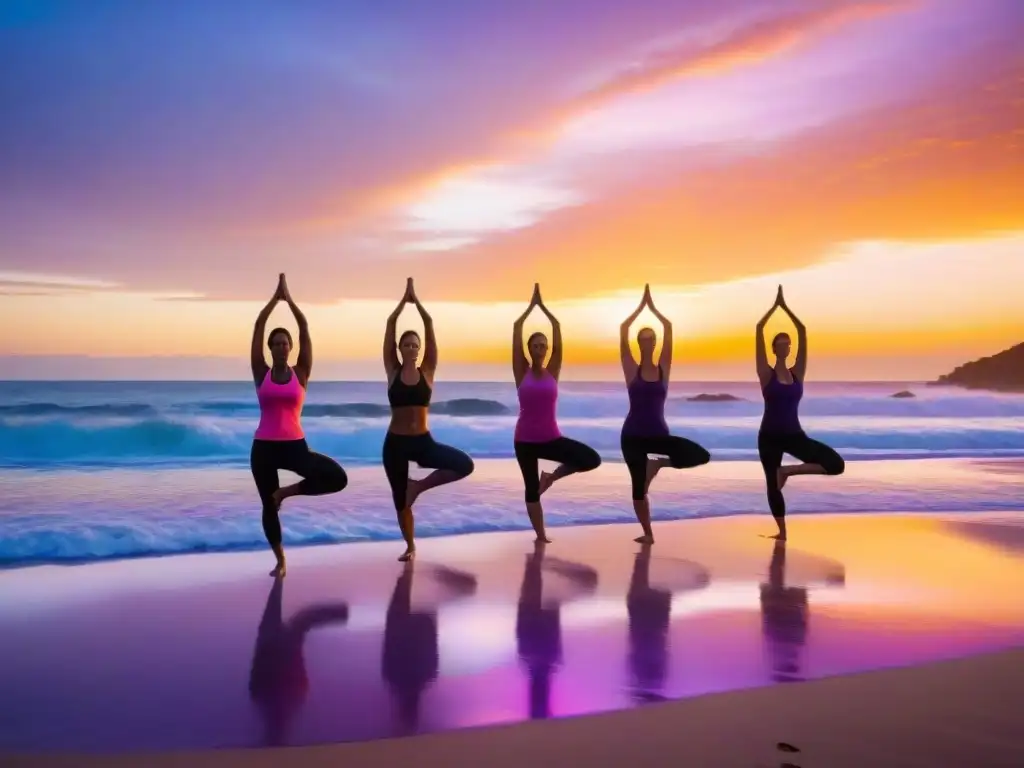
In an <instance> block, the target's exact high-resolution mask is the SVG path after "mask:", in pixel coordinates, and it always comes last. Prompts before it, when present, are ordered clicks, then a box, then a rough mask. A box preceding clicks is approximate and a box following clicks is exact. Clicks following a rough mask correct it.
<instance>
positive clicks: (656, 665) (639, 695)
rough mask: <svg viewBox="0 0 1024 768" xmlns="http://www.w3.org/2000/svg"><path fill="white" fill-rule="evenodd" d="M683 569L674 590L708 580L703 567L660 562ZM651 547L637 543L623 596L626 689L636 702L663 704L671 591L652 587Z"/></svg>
mask: <svg viewBox="0 0 1024 768" xmlns="http://www.w3.org/2000/svg"><path fill="white" fill-rule="evenodd" d="M662 562H667V563H670V564H671V565H673V566H682V567H683V568H685V571H684V572H683V573H679V572H676V573H675V574H673V578H672V580H673V581H675V582H678V583H677V584H676V585H675V589H676V590H677V591H688V590H696V589H704V588H705V587H706V586H707V585H708V584H710V583H711V577H710V575H709V574H708V572H707V570H706V569H705V568H704V566H702V565H699V564H697V563H693V562H690V561H688V560H663V561H662ZM650 573H651V544H649V543H641V545H640V551H639V552H637V554H636V558H635V559H634V561H633V575H632V578H630V581H629V591H628V592H627V593H626V609H627V610H628V612H629V672H630V678H631V680H630V688H631V691H632V695H633V698H634V700H636V701H637V702H638V703H648V702H653V701H664V700H665V696H664V695H663V694H662V693H661V690H662V689H663V688H664V685H665V679H666V677H667V676H668V656H669V655H668V638H669V627H670V626H671V616H672V595H673V590H671V589H667V588H665V587H652V586H651V583H650Z"/></svg>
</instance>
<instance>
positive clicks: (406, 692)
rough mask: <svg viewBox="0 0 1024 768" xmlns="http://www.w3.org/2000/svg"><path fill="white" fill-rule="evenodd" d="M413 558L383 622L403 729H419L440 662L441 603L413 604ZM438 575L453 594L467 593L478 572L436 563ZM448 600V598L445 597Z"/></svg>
mask: <svg viewBox="0 0 1024 768" xmlns="http://www.w3.org/2000/svg"><path fill="white" fill-rule="evenodd" d="M417 567H420V568H422V566H417V565H416V564H415V560H414V559H412V560H407V561H405V562H404V563H403V566H402V572H401V574H400V575H399V577H398V579H397V580H396V581H395V589H394V591H393V592H392V593H391V602H390V603H388V611H387V619H386V621H385V624H384V648H383V652H382V656H381V676H382V677H383V678H384V681H385V682H386V683H387V684H388V687H389V688H390V689H391V692H392V694H393V696H394V699H395V702H396V704H397V708H398V720H399V723H400V725H401V728H402V730H403V732H404V733H407V734H408V733H415V732H416V730H417V728H418V726H419V715H420V700H421V699H422V697H423V692H424V691H425V690H426V689H427V687H429V686H430V684H431V683H432V682H434V680H436V679H437V674H438V669H439V665H440V656H439V653H438V638H437V609H436V608H431V609H429V610H416V611H414V610H413V608H412V586H413V574H414V572H415V570H416V568H417ZM433 570H434V577H435V579H436V580H437V581H438V582H439V583H440V584H442V585H443V586H445V587H447V588H448V590H449V591H450V594H449V595H448V596H447V597H448V599H451V597H455V598H458V597H464V596H468V595H471V594H472V593H473V592H475V591H476V578H475V577H474V576H472V575H471V574H468V573H462V572H461V571H455V570H452V569H448V568H434V569H433ZM445 602H447V600H445Z"/></svg>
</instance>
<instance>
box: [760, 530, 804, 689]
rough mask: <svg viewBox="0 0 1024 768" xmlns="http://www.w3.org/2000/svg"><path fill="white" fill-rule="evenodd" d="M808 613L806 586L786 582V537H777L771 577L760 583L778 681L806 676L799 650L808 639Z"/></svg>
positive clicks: (765, 628)
mask: <svg viewBox="0 0 1024 768" xmlns="http://www.w3.org/2000/svg"><path fill="white" fill-rule="evenodd" d="M807 613H808V606H807V589H806V588H805V587H789V586H786V541H785V539H776V540H775V543H774V545H773V546H772V559H771V562H770V563H769V565H768V581H767V583H764V584H762V585H761V629H762V632H763V634H764V639H765V642H766V643H767V645H768V653H769V655H770V657H771V665H772V680H774V681H775V682H777V683H792V682H799V681H800V680H803V677H802V676H801V674H800V651H801V650H802V649H803V647H804V645H805V644H806V643H807Z"/></svg>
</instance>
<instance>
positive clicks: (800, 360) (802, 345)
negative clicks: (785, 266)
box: [779, 285, 807, 381]
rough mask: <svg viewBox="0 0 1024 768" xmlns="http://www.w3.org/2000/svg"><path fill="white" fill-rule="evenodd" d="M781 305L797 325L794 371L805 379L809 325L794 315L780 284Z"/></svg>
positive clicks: (801, 378)
mask: <svg viewBox="0 0 1024 768" xmlns="http://www.w3.org/2000/svg"><path fill="white" fill-rule="evenodd" d="M779 306H780V307H782V311H783V312H785V313H786V314H787V315H789V319H790V320H792V321H793V325H795V326H796V343H797V352H796V360H795V361H794V363H793V373H794V374H795V375H796V377H797V378H798V379H800V381H803V380H804V375H805V374H806V373H807V327H806V326H805V325H804V324H803V323H801V322H800V318H799V317H797V316H796V315H794V314H793V310H791V309H790V308H789V306H788V305H787V304H786V299H785V298H783V296H782V286H781V285H780V286H779Z"/></svg>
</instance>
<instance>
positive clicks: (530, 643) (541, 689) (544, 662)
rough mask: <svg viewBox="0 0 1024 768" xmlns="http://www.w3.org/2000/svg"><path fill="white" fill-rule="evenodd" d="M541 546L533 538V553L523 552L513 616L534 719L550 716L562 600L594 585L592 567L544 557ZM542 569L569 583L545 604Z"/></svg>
mask: <svg viewBox="0 0 1024 768" xmlns="http://www.w3.org/2000/svg"><path fill="white" fill-rule="evenodd" d="M545 547H546V543H545V542H543V541H538V542H535V543H534V546H533V554H530V555H527V556H526V567H525V568H524V569H523V584H522V587H521V588H520V591H519V610H518V614H517V616H516V642H517V646H518V651H519V659H520V661H521V662H522V663H523V664H525V665H526V670H527V674H528V675H529V680H530V692H529V697H530V717H531V718H532V719H535V720H536V719H543V718H547V717H550V716H551V678H552V676H553V675H554V671H555V668H556V667H557V666H558V665H559V664H561V662H562V620H561V606H562V603H564V602H568V601H569V600H575V599H578V598H580V597H586V596H588V595H591V594H593V593H594V591H595V590H596V589H597V571H596V570H594V569H593V568H591V567H589V566H586V565H581V564H579V563H570V562H567V561H565V560H561V559H558V558H554V557H545V555H544V550H545ZM544 569H547V570H549V571H551V572H553V573H556V574H558V575H559V576H561V577H563V578H565V579H566V580H567V581H568V582H569V584H570V585H571V592H570V593H569V594H568V595H565V596H560V598H559V600H557V601H556V602H554V603H551V602H548V603H547V604H545V602H544V601H543V592H544Z"/></svg>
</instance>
